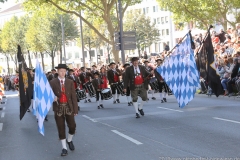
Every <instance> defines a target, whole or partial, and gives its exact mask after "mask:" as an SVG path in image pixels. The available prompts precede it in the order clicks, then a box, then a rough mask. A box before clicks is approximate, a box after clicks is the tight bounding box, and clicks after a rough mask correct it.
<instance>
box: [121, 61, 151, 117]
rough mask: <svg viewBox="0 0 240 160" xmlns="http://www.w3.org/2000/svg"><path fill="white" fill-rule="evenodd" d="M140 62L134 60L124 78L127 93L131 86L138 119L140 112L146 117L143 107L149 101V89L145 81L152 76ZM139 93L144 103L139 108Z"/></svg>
mask: <svg viewBox="0 0 240 160" xmlns="http://www.w3.org/2000/svg"><path fill="white" fill-rule="evenodd" d="M138 60H139V58H138V57H133V58H132V66H130V67H128V68H127V69H126V73H125V74H126V75H125V76H124V92H125V93H126V91H127V87H128V84H130V91H131V97H132V101H133V106H134V108H135V111H136V118H140V116H139V114H138V112H139V113H140V114H141V115H142V116H144V112H143V105H144V103H145V102H146V100H147V89H148V82H147V81H146V80H145V79H146V78H148V76H150V75H151V73H149V72H148V71H147V70H146V68H145V67H144V66H141V65H138ZM152 72H153V71H152ZM138 93H140V97H141V98H142V102H141V104H140V105H139V106H138V102H137V100H138Z"/></svg>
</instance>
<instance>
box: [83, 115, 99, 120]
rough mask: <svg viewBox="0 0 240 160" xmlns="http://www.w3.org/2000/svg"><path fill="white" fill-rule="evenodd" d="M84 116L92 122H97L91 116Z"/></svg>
mask: <svg viewBox="0 0 240 160" xmlns="http://www.w3.org/2000/svg"><path fill="white" fill-rule="evenodd" d="M82 116H83V117H84V118H86V119H88V120H90V121H92V122H97V121H96V120H95V119H92V118H90V117H88V116H86V115H82Z"/></svg>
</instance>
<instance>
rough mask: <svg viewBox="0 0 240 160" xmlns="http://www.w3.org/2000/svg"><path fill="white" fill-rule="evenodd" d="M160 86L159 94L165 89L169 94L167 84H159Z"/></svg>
mask: <svg viewBox="0 0 240 160" xmlns="http://www.w3.org/2000/svg"><path fill="white" fill-rule="evenodd" d="M158 86H159V88H158V89H159V92H160V93H162V90H163V88H164V90H165V92H168V87H167V84H166V83H165V82H158Z"/></svg>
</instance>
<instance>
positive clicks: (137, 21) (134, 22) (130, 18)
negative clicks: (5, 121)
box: [124, 10, 160, 50]
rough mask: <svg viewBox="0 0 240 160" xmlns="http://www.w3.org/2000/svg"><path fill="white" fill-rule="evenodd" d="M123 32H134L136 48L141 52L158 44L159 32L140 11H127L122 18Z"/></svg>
mask: <svg viewBox="0 0 240 160" xmlns="http://www.w3.org/2000/svg"><path fill="white" fill-rule="evenodd" d="M124 30H125V31H134V30H136V41H137V48H138V49H139V50H140V49H141V50H143V49H144V47H149V46H150V45H151V44H153V43H155V42H158V41H159V40H160V39H159V36H160V35H159V30H158V29H157V27H156V24H154V23H151V20H150V18H149V17H146V16H145V15H144V14H142V13H141V11H140V10H132V11H129V12H128V13H127V14H126V16H125V18H124Z"/></svg>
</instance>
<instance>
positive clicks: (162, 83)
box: [154, 58, 168, 103]
mask: <svg viewBox="0 0 240 160" xmlns="http://www.w3.org/2000/svg"><path fill="white" fill-rule="evenodd" d="M156 62H157V68H158V67H160V66H161V65H162V63H163V60H162V59H161V58H158V59H157V60H156ZM157 68H156V69H155V70H154V73H155V77H156V78H157V80H158V86H159V92H160V99H161V103H164V102H167V99H166V95H167V93H166V92H167V89H168V88H167V84H166V83H165V81H164V79H163V77H162V76H161V75H160V74H159V73H158V72H157ZM163 88H164V92H163V93H162V90H163Z"/></svg>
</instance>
